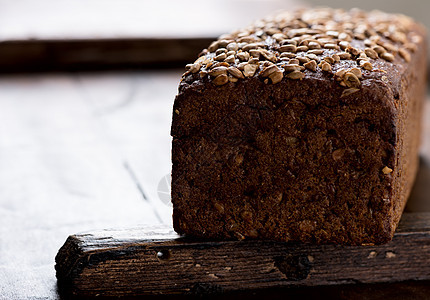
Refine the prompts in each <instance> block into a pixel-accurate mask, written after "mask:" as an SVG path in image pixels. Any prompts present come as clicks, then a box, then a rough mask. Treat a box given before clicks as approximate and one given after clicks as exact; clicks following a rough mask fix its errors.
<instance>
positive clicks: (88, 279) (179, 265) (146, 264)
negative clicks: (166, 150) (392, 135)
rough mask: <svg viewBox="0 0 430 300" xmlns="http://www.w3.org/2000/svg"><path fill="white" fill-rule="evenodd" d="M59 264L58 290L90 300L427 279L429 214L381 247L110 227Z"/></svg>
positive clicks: (81, 241)
mask: <svg viewBox="0 0 430 300" xmlns="http://www.w3.org/2000/svg"><path fill="white" fill-rule="evenodd" d="M56 262H57V265H56V270H57V278H58V283H59V286H60V288H62V289H63V290H65V291H67V292H66V293H68V294H71V295H75V296H87V297H88V296H137V295H159V294H164V295H170V294H194V295H195V294H206V293H222V292H231V291H238V290H243V289H248V290H249V289H263V288H274V287H276V288H277V287H291V286H318V285H339V284H351V283H381V282H396V281H404V280H430V213H405V214H404V215H403V217H402V221H401V223H400V226H399V228H398V230H397V233H396V234H395V236H394V239H393V240H392V241H391V242H390V243H388V244H386V245H381V246H348V247H346V246H336V245H325V246H315V245H305V244H293V243H279V242H271V241H199V240H192V239H187V238H181V237H179V236H178V235H177V234H176V233H174V232H173V231H172V229H171V228H168V227H159V228H134V229H124V230H115V229H113V230H103V231H96V232H88V233H83V234H77V235H72V236H70V237H69V238H68V239H67V241H66V243H65V244H64V246H63V247H62V248H61V249H60V251H59V253H58V255H57V257H56Z"/></svg>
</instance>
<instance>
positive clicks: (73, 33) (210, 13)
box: [0, 0, 430, 72]
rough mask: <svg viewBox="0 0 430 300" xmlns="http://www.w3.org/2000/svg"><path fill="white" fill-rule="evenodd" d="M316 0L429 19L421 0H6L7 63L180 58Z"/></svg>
mask: <svg viewBox="0 0 430 300" xmlns="http://www.w3.org/2000/svg"><path fill="white" fill-rule="evenodd" d="M311 5H318V6H324V5H325V6H331V7H336V8H345V9H349V8H352V7H359V8H362V9H366V10H371V9H381V10H384V11H387V12H394V13H404V14H406V15H409V16H411V17H413V18H415V19H416V20H417V21H419V22H422V23H423V24H425V25H426V26H430V21H429V18H428V17H427V12H428V11H429V9H430V4H429V3H428V2H427V1H420V0H411V1H382V0H375V1H372V0H362V1H359V2H357V1H341V0H326V1H317V0H307V1H300V0H230V1H229V0H217V1H208V0H203V1H197V0H184V1H179V2H178V1H169V0H159V1H139V0H124V1H118V0H92V1H72V0H60V1H53V0H39V1H31V0H17V1H8V0H1V1H0V71H3V72H4V71H8V72H17V71H32V70H64V69H67V70H76V69H108V68H118V67H126V68H130V67H132V68H140V67H142V66H145V67H152V66H154V67H156V68H159V67H166V66H167V67H172V66H181V65H183V64H184V63H186V62H189V61H191V60H192V59H193V58H194V57H195V55H196V53H198V52H199V51H200V49H202V48H204V47H205V46H207V45H208V43H209V42H210V40H212V39H214V38H216V37H217V36H219V35H221V34H222V33H226V32H229V31H231V30H233V29H236V28H239V27H242V26H244V25H246V24H249V23H251V22H252V21H254V20H256V19H258V18H260V17H262V16H264V15H267V14H269V13H272V12H274V11H277V10H280V9H294V8H296V7H302V6H311ZM172 64H173V65H172Z"/></svg>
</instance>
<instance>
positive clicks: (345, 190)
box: [171, 9, 426, 244]
mask: <svg viewBox="0 0 430 300" xmlns="http://www.w3.org/2000/svg"><path fill="white" fill-rule="evenodd" d="M187 67H188V71H187V72H186V73H185V74H184V76H183V78H182V81H181V84H180V87H179V94H178V96H177V97H176V99H175V103H174V113H173V123H172V131H171V134H172V136H173V147H172V162H173V169H172V203H173V208H174V211H173V221H174V228H175V230H176V231H177V232H178V233H181V234H187V235H192V236H197V237H205V238H221V239H226V238H227V239H229V238H238V239H243V238H259V239H273V240H280V241H303V242H312V243H339V244H368V243H373V244H381V243H385V242H387V241H389V240H390V239H391V238H392V236H393V234H394V231H395V229H396V226H397V224H398V221H399V219H400V216H401V213H402V211H403V208H404V206H405V204H406V200H407V197H408V195H409V193H410V190H411V187H412V183H413V181H414V177H415V173H416V170H417V161H418V146H419V136H420V121H421V109H422V103H423V99H424V90H425V82H426V78H425V77H426V74H425V73H426V49H425V33H424V30H423V29H422V28H421V27H420V26H419V25H417V24H415V23H414V22H412V21H411V20H410V19H409V18H407V17H405V16H401V15H388V14H384V13H380V12H372V13H364V12H362V11H358V10H352V11H349V12H344V11H340V10H332V9H315V10H305V11H298V12H295V13H284V14H280V15H277V16H274V17H272V18H268V19H265V20H263V21H259V22H257V23H256V24H254V25H253V26H250V27H248V28H245V29H243V30H241V31H237V32H234V33H232V34H229V35H225V36H223V37H221V38H220V39H219V40H218V41H216V42H214V43H213V44H212V45H210V47H209V48H208V49H206V50H204V51H203V52H202V54H201V56H200V57H199V59H198V60H197V61H196V62H195V63H194V64H190V65H188V66H187Z"/></svg>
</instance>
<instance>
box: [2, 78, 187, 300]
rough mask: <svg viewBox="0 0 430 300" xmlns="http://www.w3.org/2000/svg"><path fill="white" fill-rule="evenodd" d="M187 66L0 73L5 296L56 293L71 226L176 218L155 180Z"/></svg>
mask: <svg viewBox="0 0 430 300" xmlns="http://www.w3.org/2000/svg"><path fill="white" fill-rule="evenodd" d="M181 72H182V71H181V70H178V71H159V72H154V71H153V72H140V73H132V72H128V73H91V74H48V75H31V76H27V75H20V76H2V77H0V299H27V298H37V299H39V298H40V299H55V298H56V297H57V292H56V278H55V270H54V258H55V255H56V253H57V251H58V249H59V248H60V247H61V245H62V244H63V243H64V241H65V239H66V238H67V236H68V235H70V234H74V233H76V232H81V231H86V230H89V229H97V228H98V229H102V228H113V227H115V228H116V227H119V228H121V227H130V226H131V227H133V226H138V225H145V224H147V225H156V224H160V223H163V224H171V207H170V206H169V205H168V204H166V203H164V202H163V201H161V200H160V198H159V197H158V194H157V187H158V184H159V182H160V181H163V180H166V178H165V176H166V175H168V174H170V169H171V162H170V147H171V146H170V142H171V138H170V135H169V132H170V122H171V113H172V104H173V100H174V97H175V94H176V91H177V85H178V82H179V78H180V75H181ZM165 186H166V185H164V187H162V189H164V190H162V191H163V192H166V190H165ZM167 192H168V191H167Z"/></svg>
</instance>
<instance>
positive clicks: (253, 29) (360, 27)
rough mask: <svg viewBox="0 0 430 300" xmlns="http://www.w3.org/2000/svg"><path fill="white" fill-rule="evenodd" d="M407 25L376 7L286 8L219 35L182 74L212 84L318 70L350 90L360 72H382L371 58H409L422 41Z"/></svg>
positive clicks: (273, 80) (294, 77) (271, 79)
mask: <svg viewBox="0 0 430 300" xmlns="http://www.w3.org/2000/svg"><path fill="white" fill-rule="evenodd" d="M412 24H413V21H412V19H410V18H409V17H406V16H404V15H400V14H395V15H394V14H387V13H383V12H380V11H372V12H364V11H361V10H358V9H352V10H350V11H344V10H340V9H330V8H318V9H303V10H298V11H295V12H287V11H286V12H282V13H280V14H278V15H275V16H272V17H269V18H266V19H263V20H260V21H257V22H255V23H254V24H253V25H251V26H249V27H247V28H244V29H241V30H237V31H234V32H232V33H230V34H225V35H222V36H221V37H220V38H219V39H218V40H217V41H214V42H213V43H212V44H210V45H209V47H208V48H207V49H204V50H203V51H202V52H201V53H200V56H199V58H198V59H197V60H196V61H195V62H194V63H192V64H188V65H187V66H186V70H187V71H186V72H185V73H184V77H185V76H187V75H189V74H196V73H198V74H199V75H200V76H199V77H200V78H206V77H207V78H208V79H209V80H210V81H211V82H212V83H213V84H215V85H224V84H227V83H229V82H230V83H235V82H237V81H238V80H245V79H246V78H249V77H254V76H256V77H258V78H260V79H261V80H262V81H263V82H265V83H268V84H269V83H270V84H276V83H278V82H280V81H282V80H283V78H284V77H285V78H287V79H292V80H302V79H303V78H305V77H306V75H308V74H309V75H310V74H312V73H315V72H321V73H323V74H325V76H329V77H331V78H332V79H333V80H335V81H337V82H339V84H340V85H341V86H344V87H345V88H349V89H351V88H352V89H353V90H349V92H348V93H350V92H351V91H354V92H355V91H356V90H358V89H359V87H360V80H362V76H361V72H363V74H364V75H366V74H368V73H366V72H380V73H381V75H382V74H383V70H380V69H376V68H374V65H375V62H376V61H378V60H383V61H386V62H395V61H396V60H403V61H405V62H409V61H410V60H411V53H412V52H414V51H415V50H416V49H417V44H418V43H421V37H420V36H419V35H417V34H416V33H414V32H412V31H411V26H412ZM342 61H352V62H353V66H354V67H353V68H350V70H346V69H345V68H344V66H345V65H344V63H343V62H342ZM352 70H354V71H353V72H351V71H352ZM357 70H359V71H360V73H359V74H358V71H357ZM207 75H209V76H207ZM196 78H198V77H196Z"/></svg>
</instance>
